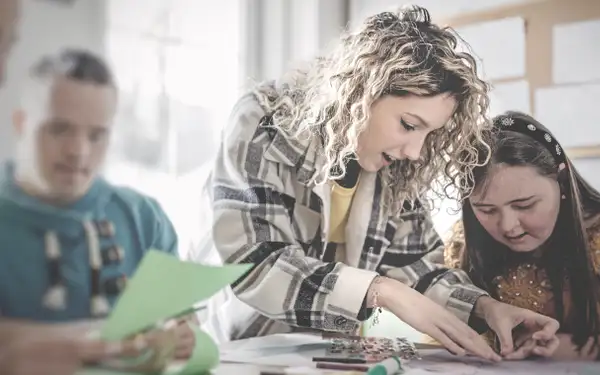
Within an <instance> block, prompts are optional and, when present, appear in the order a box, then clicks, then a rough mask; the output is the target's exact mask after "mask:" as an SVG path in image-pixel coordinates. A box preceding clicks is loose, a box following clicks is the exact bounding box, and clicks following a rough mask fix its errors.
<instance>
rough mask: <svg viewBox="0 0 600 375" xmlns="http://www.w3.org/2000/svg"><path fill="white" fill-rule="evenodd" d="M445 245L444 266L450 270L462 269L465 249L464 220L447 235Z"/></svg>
mask: <svg viewBox="0 0 600 375" xmlns="http://www.w3.org/2000/svg"><path fill="white" fill-rule="evenodd" d="M444 243H445V248H444V264H445V265H446V266H447V267H450V268H460V265H461V259H462V253H463V249H464V247H465V235H464V231H463V225H462V220H459V221H457V222H456V223H454V225H453V226H452V229H450V231H449V232H448V233H447V236H446V240H445V241H444Z"/></svg>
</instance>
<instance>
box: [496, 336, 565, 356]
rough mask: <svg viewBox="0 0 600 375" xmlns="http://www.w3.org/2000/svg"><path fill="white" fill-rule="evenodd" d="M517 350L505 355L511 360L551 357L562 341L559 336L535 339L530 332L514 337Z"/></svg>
mask: <svg viewBox="0 0 600 375" xmlns="http://www.w3.org/2000/svg"><path fill="white" fill-rule="evenodd" d="M513 340H514V343H515V345H514V346H515V350H514V351H513V352H511V353H509V354H507V355H505V356H504V358H505V359H507V360H510V361H515V360H521V359H527V358H530V357H533V356H539V357H551V356H552V355H553V353H555V352H556V350H557V348H558V346H559V344H560V341H559V339H558V337H557V336H554V337H552V338H551V339H550V340H549V341H547V340H535V339H534V338H533V337H531V335H530V334H524V335H518V336H517V337H514V338H513Z"/></svg>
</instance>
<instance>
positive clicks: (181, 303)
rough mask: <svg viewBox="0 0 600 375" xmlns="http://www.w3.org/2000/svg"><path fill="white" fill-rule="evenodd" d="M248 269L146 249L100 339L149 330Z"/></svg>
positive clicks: (246, 267)
mask: <svg viewBox="0 0 600 375" xmlns="http://www.w3.org/2000/svg"><path fill="white" fill-rule="evenodd" d="M250 267H251V265H250V264H238V265H226V266H205V265H202V264H198V263H193V262H186V261H182V260H180V259H178V258H176V257H174V256H172V255H170V254H166V253H163V252H160V251H156V250H150V251H148V253H147V254H146V255H145V256H144V258H143V259H142V261H141V263H140V265H139V267H138V269H137V271H136V272H135V274H134V275H133V277H132V278H131V280H130V281H129V282H128V284H127V287H126V288H125V290H124V291H123V293H122V295H121V296H120V297H119V300H118V301H117V303H116V305H115V307H114V309H113V311H112V312H111V314H110V316H109V317H108V319H107V321H106V323H105V325H104V327H102V330H101V333H100V336H101V338H103V339H106V340H120V339H122V338H124V337H127V336H130V335H132V334H135V333H138V332H140V331H142V330H145V329H147V328H150V327H152V326H153V325H154V324H156V323H158V322H160V321H163V320H166V319H168V318H171V317H173V316H176V315H178V314H180V313H182V312H183V311H185V310H188V309H189V308H191V307H192V306H193V305H194V304H196V303H198V302H200V301H204V300H206V299H208V298H209V297H211V296H212V295H213V294H215V293H216V292H218V291H219V290H221V289H222V288H224V287H226V286H227V285H229V284H231V283H232V282H234V281H235V280H237V279H238V278H239V277H240V276H242V275H243V274H244V273H245V272H247V271H248V270H249V269H250Z"/></svg>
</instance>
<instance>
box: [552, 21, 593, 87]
mask: <svg viewBox="0 0 600 375" xmlns="http://www.w3.org/2000/svg"><path fill="white" fill-rule="evenodd" d="M599 35H600V19H596V20H591V21H583V22H573V23H567V24H559V25H556V26H554V28H553V29H552V40H553V46H552V78H553V81H554V83H555V84H558V83H581V82H589V81H593V80H599V79H600V69H598V65H596V64H597V63H598V61H599V60H600V44H599V43H598V36H599Z"/></svg>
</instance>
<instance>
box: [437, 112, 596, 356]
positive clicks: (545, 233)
mask: <svg viewBox="0 0 600 375" xmlns="http://www.w3.org/2000/svg"><path fill="white" fill-rule="evenodd" d="M489 138H490V139H489V145H490V147H491V154H490V155H489V156H490V161H489V163H487V164H485V165H483V166H477V167H475V168H474V169H473V173H472V176H471V177H470V179H469V180H468V181H467V180H465V181H464V182H465V183H467V184H470V185H471V186H473V188H474V189H473V190H472V193H471V194H470V195H469V196H468V197H467V199H465V200H464V201H463V205H462V216H463V220H462V222H458V223H457V224H456V225H455V226H454V229H453V233H452V236H451V239H450V241H448V242H447V244H446V245H447V246H446V249H445V261H446V264H447V265H448V266H452V267H460V268H463V269H464V270H465V271H466V272H467V273H468V275H469V276H470V277H471V279H472V280H473V282H474V283H475V285H477V286H479V287H480V288H482V289H484V290H486V291H487V292H489V293H490V295H491V296H493V297H494V298H496V299H498V300H500V301H502V302H506V303H509V304H512V305H516V306H518V307H522V308H526V309H531V310H534V311H537V312H539V313H542V314H544V315H548V316H551V317H554V318H556V319H557V320H558V321H559V322H560V323H561V330H560V332H561V334H560V335H559V336H558V338H559V343H558V349H557V350H556V352H555V353H554V357H557V358H562V359H596V358H598V356H599V354H600V350H599V348H600V347H599V345H598V333H599V331H600V319H599V314H598V313H599V309H598V301H599V296H598V289H599V288H598V282H599V277H598V275H599V273H600V193H598V191H597V190H596V189H594V188H593V187H592V186H590V184H588V183H587V182H586V181H585V180H584V179H583V177H582V176H581V175H580V174H579V173H578V172H577V170H576V169H575V167H574V166H573V164H572V163H571V161H570V160H569V158H568V157H567V155H566V154H565V152H564V150H563V149H562V147H561V146H560V144H559V143H558V142H557V140H556V139H555V138H554V136H553V135H552V134H551V133H550V131H548V129H547V128H546V127H545V126H543V125H542V124H540V123H539V122H538V121H536V120H535V119H534V118H532V117H531V116H528V115H526V114H523V113H519V112H507V113H505V114H503V115H501V116H497V117H496V118H494V127H493V130H492V132H491V133H490V134H489ZM479 155H480V157H482V158H486V157H487V156H488V155H486V154H485V150H483V149H482V150H481V152H480V153H479ZM516 336H517V338H516V339H515V342H516V343H517V344H518V345H520V349H519V350H517V351H515V352H514V353H512V354H511V356H512V357H515V358H524V357H527V356H529V355H531V354H536V349H535V348H536V342H535V340H531V339H530V338H529V337H518V336H519V335H518V333H517V334H516Z"/></svg>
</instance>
